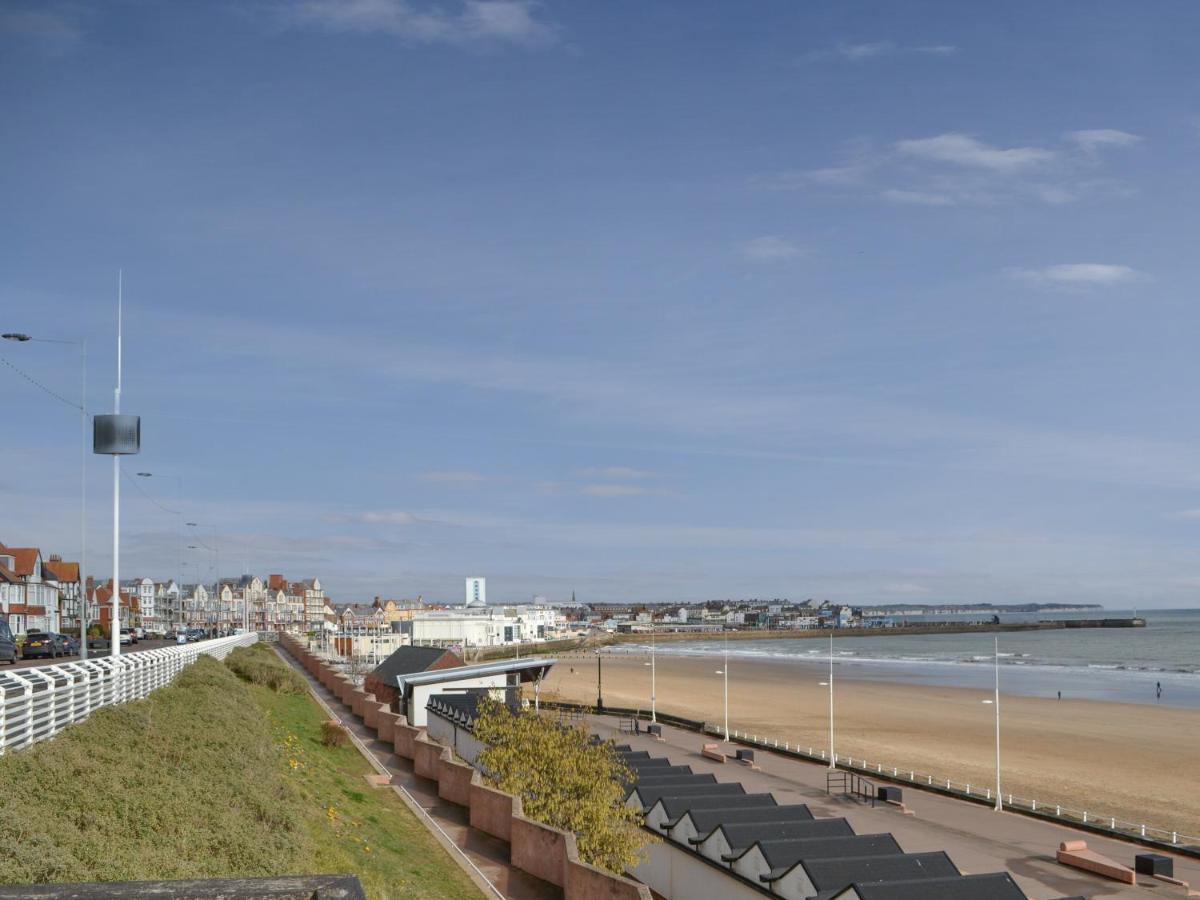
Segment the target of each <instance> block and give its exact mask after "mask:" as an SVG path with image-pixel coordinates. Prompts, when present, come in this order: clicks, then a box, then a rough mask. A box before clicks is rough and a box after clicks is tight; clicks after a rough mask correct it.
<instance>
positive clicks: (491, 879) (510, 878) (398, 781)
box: [279, 651, 563, 900]
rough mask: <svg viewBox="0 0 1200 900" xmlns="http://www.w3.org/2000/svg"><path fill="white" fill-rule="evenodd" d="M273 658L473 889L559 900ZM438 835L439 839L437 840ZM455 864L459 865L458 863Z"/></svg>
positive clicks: (322, 690)
mask: <svg viewBox="0 0 1200 900" xmlns="http://www.w3.org/2000/svg"><path fill="white" fill-rule="evenodd" d="M279 655H280V656H281V657H282V658H283V659H284V660H285V661H286V662H287V663H288V664H289V665H290V666H292V668H294V669H295V670H296V671H297V672H299V673H300V674H301V675H302V676H303V677H304V679H305V680H306V681H307V682H308V685H309V688H310V689H311V690H312V692H313V694H314V695H315V696H316V697H317V699H318V700H319V701H320V702H321V703H322V704H324V706H325V707H326V708H327V709H328V710H329V711H330V712H332V714H333V715H334V716H335V717H336V718H338V719H340V720H341V721H342V724H343V725H345V726H346V728H347V729H348V730H349V731H350V732H351V733H352V734H353V735H354V736H355V738H356V739H357V742H358V743H359V744H360V749H363V748H365V750H366V751H367V753H369V754H370V756H371V757H374V759H373V760H372V762H373V764H374V765H375V766H376V768H377V769H380V768H382V769H383V770H385V771H386V772H387V773H388V775H390V776H391V783H392V785H393V787H394V789H396V790H397V791H398V792H401V790H403V791H405V792H407V794H408V795H409V797H410V798H411V799H412V800H413V801H415V802H416V804H417V806H419V807H420V808H421V809H423V810H424V811H425V813H427V814H428V816H429V818H430V819H431V820H432V822H433V823H435V824H436V828H430V831H431V832H432V833H433V834H434V837H436V838H438V839H439V841H441V842H442V843H443V844H445V843H447V841H448V842H450V843H452V844H453V846H454V847H456V848H457V851H455V850H453V849H451V848H449V847H448V848H447V852H450V853H451V855H452V856H456V855H457V853H458V852H461V854H462V856H465V857H466V859H468V860H470V863H471V864H472V865H473V866H474V867H475V868H476V869H477V870H478V871H477V872H472V871H470V866H464V868H466V869H467V872H468V874H469V875H471V876H472V878H473V880H474V881H476V883H477V884H478V883H480V882H481V881H482V880H483V879H486V882H485V883H484V884H481V889H483V890H484V893H485V894H486V895H487V896H490V897H497V896H499V897H510V898H513V900H557V898H561V897H562V895H563V892H562V889H561V888H558V887H555V886H554V885H552V884H550V883H549V882H546V881H542V880H541V879H540V878H535V877H534V876H532V875H530V874H528V873H526V872H523V871H521V870H520V869H517V868H514V867H513V866H511V865H509V851H508V844H507V843H506V842H505V841H502V840H500V839H498V838H494V837H492V836H491V835H487V834H484V833H483V832H481V831H478V830H476V829H474V828H471V826H470V823H469V822H468V818H467V810H465V809H464V808H463V807H461V806H459V805H457V804H455V803H449V802H447V801H446V800H443V799H442V798H440V797H439V796H438V792H437V787H438V786H437V782H436V781H430V780H429V779H427V778H421V777H420V776H418V775H416V774H415V773H414V772H413V765H412V760H407V759H402V758H401V757H398V756H396V755H395V754H394V753H393V752H392V746H391V745H390V744H386V743H384V742H383V741H380V740H378V739H377V738H376V736H375V732H374V731H373V730H372V729H369V728H367V726H366V725H365V724H364V723H363V721H362V719H360V718H359V717H358V716H356V715H354V712H353V711H352V710H351V709H350V707H348V706H347V705H346V704H344V703H342V702H341V700H339V699H338V698H337V697H335V696H334V695H333V694H332V693H331V692H330V691H329V689H328V688H326V687H325V686H324V685H322V684H321V683H320V682H319V681H317V680H316V679H314V678H313V677H312V676H311V675H309V674H308V673H307V672H305V671H304V669H303V668H302V667H301V666H300V665H299V664H298V663H297V662H296V661H295V660H294V659H292V658H291V657H290V656H289V655H288V654H287V653H285V652H282V651H280V654H279ZM401 796H403V793H401ZM425 824H426V825H429V824H430V823H429V822H426V823H425ZM439 829H440V830H441V832H442V834H441V835H439V834H438V830H439ZM455 861H456V862H459V863H460V864H461V859H455ZM480 875H482V879H481V877H480Z"/></svg>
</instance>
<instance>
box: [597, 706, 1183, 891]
mask: <svg viewBox="0 0 1200 900" xmlns="http://www.w3.org/2000/svg"><path fill="white" fill-rule="evenodd" d="M588 721H589V725H590V726H591V727H592V729H593V731H595V732H596V733H597V734H599V735H601V736H602V737H612V738H614V739H615V740H616V741H617V743H620V744H630V745H632V746H633V747H634V749H636V750H648V751H650V754H651V755H652V756H665V757H668V758H669V759H670V760H671V762H672V763H673V764H675V765H690V766H691V767H692V769H693V771H696V772H712V773H713V774H715V775H716V777H717V780H718V781H740V782H741V783H742V784H743V785H744V786H745V788H746V791H747V792H758V791H770V792H772V793H773V794H774V795H775V798H776V799H777V800H778V801H779V802H780V803H806V804H808V805H809V807H810V808H811V809H812V811H813V815H815V816H821V817H824V816H844V817H845V818H846V819H848V820H849V822H850V824H851V825H852V826H853V827H854V830H855V831H857V832H858V833H860V834H867V833H872V832H881V831H890V832H891V833H892V834H894V835H895V836H896V840H897V841H898V842H899V844H900V846H901V847H902V848H903V849H904V850H905V852H909V853H920V852H926V851H933V850H945V851H946V852H947V853H948V854H949V855H950V858H951V859H952V860H954V863H955V864H956V865H957V866H958V867H959V868H960V869H961V870H962V871H963V872H964V873H971V874H978V873H983V872H997V871H1000V870H1002V869H1007V870H1008V871H1009V872H1010V873H1011V874H1012V876H1013V878H1015V879H1016V881H1017V883H1018V884H1019V885H1020V886H1021V888H1022V889H1023V890H1024V891H1025V892H1026V893H1027V894H1028V895H1029V897H1030V898H1032V900H1052V898H1058V897H1071V896H1083V897H1089V898H1091V897H1096V898H1110V897H1113V898H1122V900H1124V898H1131V900H1132V898H1135V897H1136V898H1151V897H1159V898H1166V897H1182V896H1183V892H1182V891H1181V890H1180V889H1179V888H1176V887H1172V886H1169V885H1166V884H1163V883H1161V882H1150V881H1146V882H1145V883H1144V884H1139V885H1137V886H1136V887H1131V886H1129V885H1122V884H1118V883H1116V882H1114V881H1109V880H1107V879H1103V878H1099V877H1096V876H1092V875H1089V874H1087V873H1085V872H1081V871H1078V870H1075V869H1070V868H1067V867H1066V866H1062V865H1059V864H1058V863H1057V862H1055V860H1054V852H1055V851H1056V850H1057V849H1058V845H1059V843H1060V842H1061V841H1068V840H1084V841H1087V843H1088V847H1089V849H1092V850H1095V851H1097V852H1099V853H1102V854H1104V855H1105V856H1108V857H1110V858H1112V859H1114V860H1116V861H1117V862H1120V863H1123V864H1125V865H1127V866H1130V867H1132V866H1133V857H1134V855H1135V854H1136V853H1141V852H1151V851H1150V850H1149V848H1143V847H1140V846H1139V845H1137V844H1132V843H1126V842H1124V841H1115V840H1112V839H1109V838H1105V837H1103V836H1102V835H1096V834H1092V833H1090V832H1084V831H1078V830H1076V829H1073V828H1068V827H1065V826H1061V825H1056V824H1053V823H1050V822H1042V821H1039V820H1037V819H1031V818H1029V817H1027V816H1022V815H1019V814H1017V813H998V812H995V811H994V810H992V809H990V808H988V807H984V806H979V805H976V804H973V803H968V802H965V801H961V800H955V799H953V798H951V797H941V796H939V795H936V794H929V793H925V792H923V791H918V790H914V789H912V788H911V787H908V786H905V789H904V802H905V804H906V805H907V806H908V807H909V808H910V809H912V810H913V811H914V813H915V815H913V816H905V815H903V814H902V813H901V812H900V811H899V810H898V809H896V808H894V807H891V806H877V807H875V808H871V806H869V805H867V804H863V803H861V802H858V801H855V800H850V799H847V798H844V797H831V796H829V795H828V794H826V792H825V775H826V772H827V771H828V770H827V769H826V767H825V766H822V765H818V764H814V763H807V762H803V761H800V760H795V759H791V758H788V757H783V756H776V755H775V754H772V753H768V752H766V751H763V750H758V751H757V752H756V754H755V755H756V757H757V759H756V760H755V764H756V765H757V766H758V767H759V769H760V770H761V771H754V770H752V769H750V768H749V767H748V766H746V765H744V764H742V763H738V762H732V761H731V762H727V763H724V764H721V763H717V762H711V761H709V760H706V759H704V758H703V757H701V756H700V752H699V751H700V748H701V745H702V744H703V743H705V742H706V741H712V740H714V739H713V738H711V737H707V738H706V737H702V736H701V735H699V734H697V733H695V732H693V731H686V730H683V729H679V728H672V727H670V726H665V725H664V726H663V737H664V739H665V740H664V741H661V742H660V741H656V740H653V739H652V738H649V737H646V736H645V735H630V734H622V733H620V732H619V731H618V727H617V726H618V719H617V718H615V717H611V716H590V717H588ZM726 746H727V747H728V750H727V752H728V753H729V754H730V755H732V754H733V750H734V748H736V747H738V746H740V745H737V744H730V745H726ZM1153 852H1159V851H1153ZM1174 859H1175V877H1176V878H1182V879H1183V880H1185V881H1188V882H1190V883H1191V885H1192V887H1193V888H1194V889H1196V888H1200V861H1197V860H1194V859H1191V858H1190V857H1183V856H1175V857H1174Z"/></svg>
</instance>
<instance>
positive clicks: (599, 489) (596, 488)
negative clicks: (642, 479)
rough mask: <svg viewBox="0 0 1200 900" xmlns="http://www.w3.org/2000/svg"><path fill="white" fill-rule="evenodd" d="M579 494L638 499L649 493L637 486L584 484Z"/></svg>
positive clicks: (646, 489)
mask: <svg viewBox="0 0 1200 900" xmlns="http://www.w3.org/2000/svg"><path fill="white" fill-rule="evenodd" d="M579 493H581V494H585V495H587V496H588V497H640V496H642V495H643V494H649V493H651V491H650V490H649V488H644V487H642V486H641V485H638V484H585V485H584V486H583V487H581V488H580V489H579Z"/></svg>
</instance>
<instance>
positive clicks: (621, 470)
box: [579, 466, 656, 479]
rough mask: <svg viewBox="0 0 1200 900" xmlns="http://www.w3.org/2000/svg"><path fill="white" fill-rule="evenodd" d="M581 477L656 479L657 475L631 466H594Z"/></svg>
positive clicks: (584, 470) (583, 471)
mask: <svg viewBox="0 0 1200 900" xmlns="http://www.w3.org/2000/svg"><path fill="white" fill-rule="evenodd" d="M579 474H581V475H583V476H584V477H585V478H618V479H620V478H624V479H638V478H654V477H656V473H654V472H648V471H646V470H645V469H634V468H631V467H630V466H593V467H591V468H588V469H582V470H581V471H580V473H579Z"/></svg>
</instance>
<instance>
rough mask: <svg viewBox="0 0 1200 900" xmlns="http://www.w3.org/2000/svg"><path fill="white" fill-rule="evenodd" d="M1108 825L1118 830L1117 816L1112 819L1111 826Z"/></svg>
mask: <svg viewBox="0 0 1200 900" xmlns="http://www.w3.org/2000/svg"><path fill="white" fill-rule="evenodd" d="M1108 827H1109V828H1111V829H1113V830H1114V831H1115V830H1116V828H1117V820H1116V818H1115V817H1114V818H1113V819H1112V821H1111V822H1110V823H1109V826H1108Z"/></svg>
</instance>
